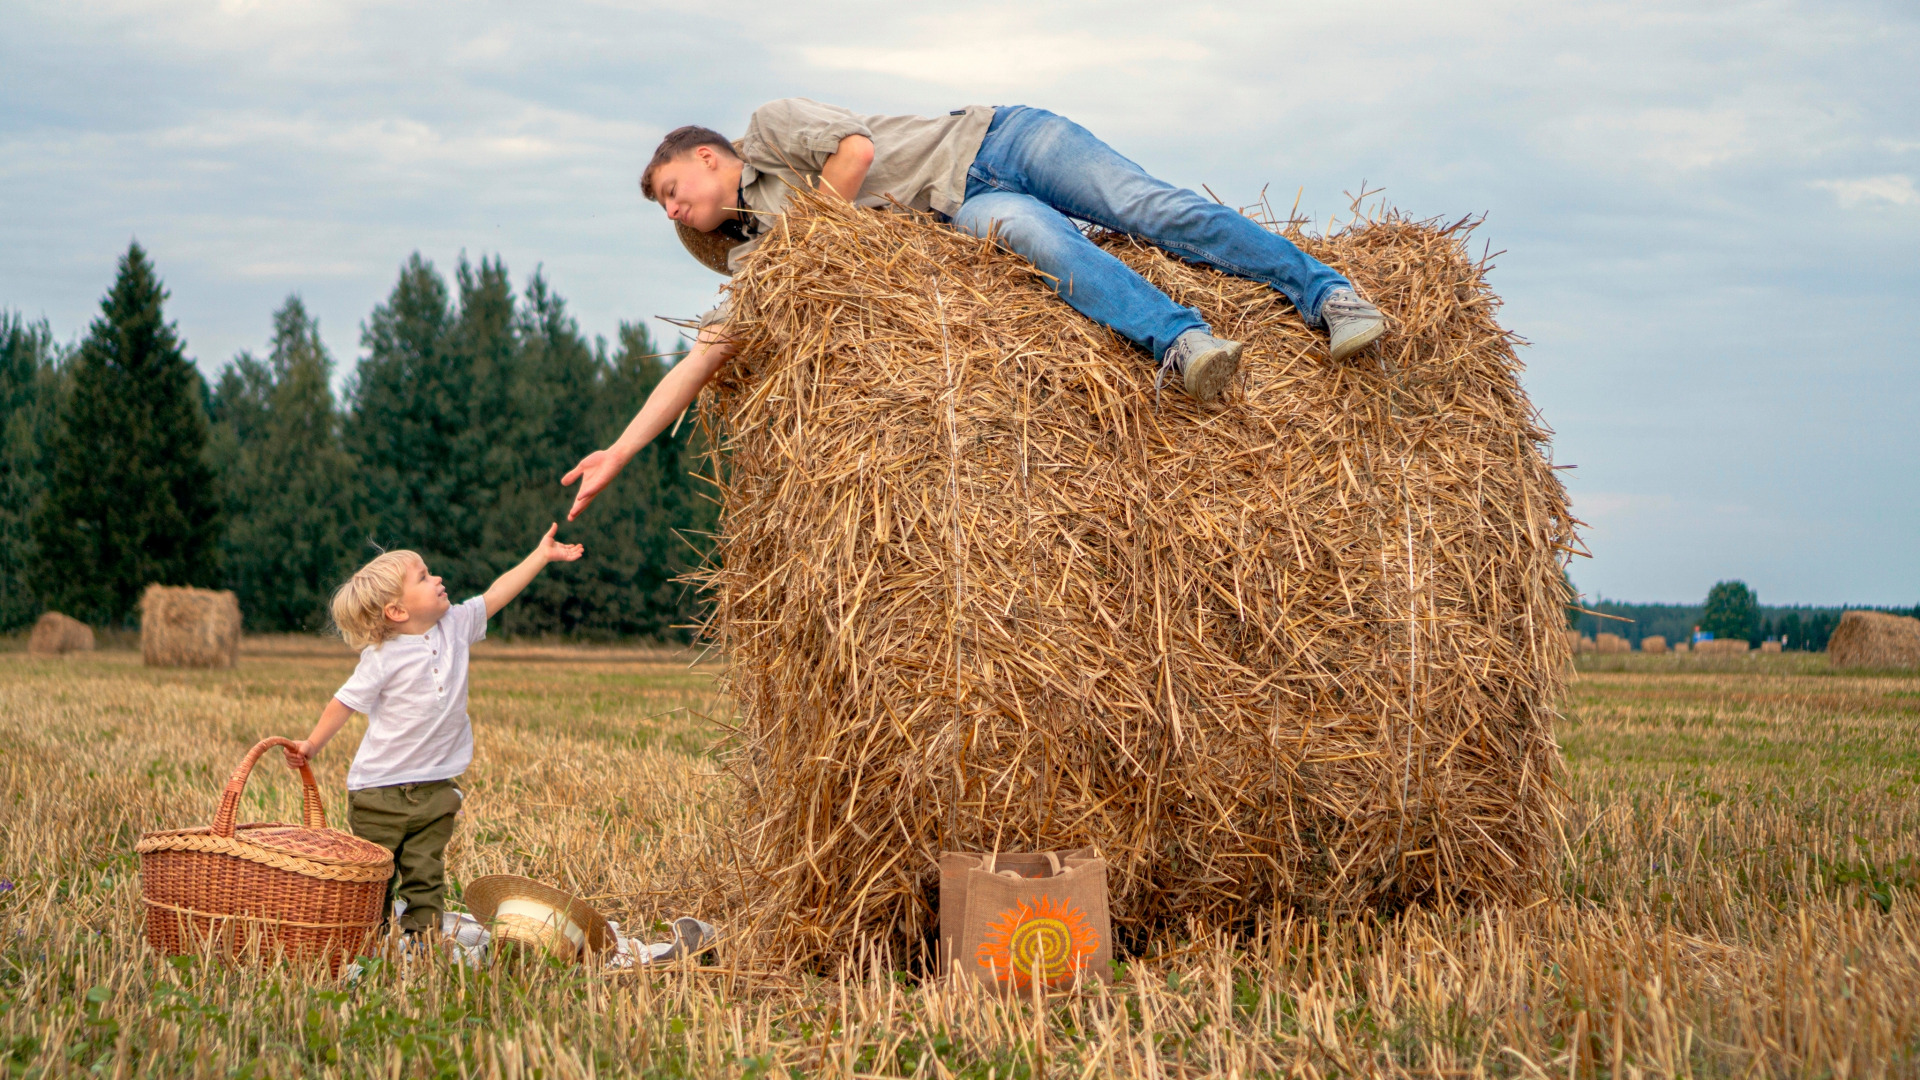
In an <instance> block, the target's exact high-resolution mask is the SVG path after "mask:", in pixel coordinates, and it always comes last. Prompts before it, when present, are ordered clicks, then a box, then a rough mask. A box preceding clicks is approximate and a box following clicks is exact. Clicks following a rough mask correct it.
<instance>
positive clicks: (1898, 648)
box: [1827, 611, 1920, 668]
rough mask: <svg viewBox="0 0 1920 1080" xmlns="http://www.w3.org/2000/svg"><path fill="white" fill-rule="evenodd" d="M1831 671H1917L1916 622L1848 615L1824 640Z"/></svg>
mask: <svg viewBox="0 0 1920 1080" xmlns="http://www.w3.org/2000/svg"><path fill="white" fill-rule="evenodd" d="M1827 662H1828V663H1830V664H1832V665H1833V666H1834V667H1869V668H1906V667H1920V619H1910V618H1907V617H1906V616H1904V615H1889V614H1887V613H1886V612H1884V611H1849V612H1846V613H1845V614H1843V615H1841V616H1840V625H1839V626H1836V627H1834V628H1833V636H1832V637H1830V638H1828V639H1827Z"/></svg>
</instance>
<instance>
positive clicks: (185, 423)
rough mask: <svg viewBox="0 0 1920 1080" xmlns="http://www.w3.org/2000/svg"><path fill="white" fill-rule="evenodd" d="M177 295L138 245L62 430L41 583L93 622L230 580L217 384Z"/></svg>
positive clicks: (45, 595)
mask: <svg viewBox="0 0 1920 1080" xmlns="http://www.w3.org/2000/svg"><path fill="white" fill-rule="evenodd" d="M166 299H167V291H166V289H165V287H164V286H163V285H162V284H161V282H160V279H159V277H158V276H157V275H156V274H155V273H154V268H153V264H152V263H150V262H148V260H147V254H146V252H145V251H143V250H141V247H140V245H139V244H138V243H134V244H132V245H130V246H129V247H128V248H127V253H126V255H125V256H124V257H122V258H121V260H120V267H119V274H118V276H117V277H116V279H115V280H114V283H113V288H112V290H111V291H109V292H108V293H107V295H106V297H105V298H103V299H102V300H101V302H100V317H99V318H98V319H95V320H94V322H93V325H92V326H91V327H89V329H88V332H87V337H86V339H85V340H84V341H82V342H81V344H80V348H79V350H78V351H77V352H76V353H75V355H74V357H73V360H72V364H71V385H70V388H69V390H68V392H67V393H66V395H65V399H64V401H63V402H62V405H61V407H60V410H59V414H58V420H57V422H56V424H55V426H54V431H53V435H52V440H51V451H52V453H51V457H50V465H49V470H48V486H47V494H46V497H45V498H44V499H43V500H41V504H40V509H39V511H38V513H37V514H36V527H35V530H34V531H35V536H36V539H37V540H38V542H39V547H40V551H39V566H40V569H39V579H38V580H39V581H40V584H41V590H42V591H41V595H42V599H43V600H45V601H47V602H48V604H49V606H51V607H55V608H58V609H60V610H62V611H65V612H67V613H68V614H70V615H73V616H74V617H76V618H80V619H85V620H87V621H89V622H95V623H105V624H117V623H124V622H126V621H127V620H128V619H129V618H130V617H131V616H132V614H133V612H134V609H135V606H136V604H137V602H138V600H139V598H140V593H141V592H142V591H143V590H144V589H145V588H146V587H147V585H148V584H150V583H154V582H158V583H161V584H165V585H213V584H217V583H218V582H219V580H220V565H219V559H220V527H221V516H220V512H219V507H218V503H217V494H216V492H215V490H214V485H213V473H212V470H211V468H210V467H209V465H208V463H207V461H206V456H205V455H206V448H207V434H208V430H207V416H206V410H205V402H206V396H207V391H206V382H205V380H203V379H202V378H201V377H200V373H199V371H197V370H196V369H195V368H194V366H193V363H192V362H191V361H189V360H188V359H187V358H186V355H185V353H184V352H183V349H182V344H181V342H180V339H179V335H178V333H177V332H176V331H175V329H174V327H173V326H172V325H171V324H169V323H168V322H167V321H166V318H165V313H164V311H163V305H164V304H165V302H166Z"/></svg>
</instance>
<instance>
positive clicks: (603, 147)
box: [0, 0, 1920, 604]
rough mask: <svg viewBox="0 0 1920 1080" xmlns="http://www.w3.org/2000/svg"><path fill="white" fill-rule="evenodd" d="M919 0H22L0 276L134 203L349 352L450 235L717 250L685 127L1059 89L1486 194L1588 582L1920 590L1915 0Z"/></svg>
mask: <svg viewBox="0 0 1920 1080" xmlns="http://www.w3.org/2000/svg"><path fill="white" fill-rule="evenodd" d="M921 10H924V8H923V7H922V6H921V5H915V4H901V3H898V2H897V0H896V2H888V3H865V2H854V3H834V4H808V3H797V2H791V0H786V2H778V3H761V2H755V0H746V2H734V3H727V4H713V3H692V2H687V3H575V2H570V0H547V2H545V3H542V4H526V3H519V4H487V3H474V4H460V5H454V4H410V3H396V2H391V0H386V2H380V3H302V2H298V0H272V2H259V3H256V2H251V0H229V2H224V3H199V2H175V3H145V4H129V3H114V2H51V0H9V2H8V4H7V6H6V14H5V16H4V20H3V25H4V32H0V308H10V309H13V310H16V311H19V312H21V313H23V314H25V315H27V316H28V317H29V318H34V319H38V318H42V317H44V318H46V319H47V320H49V321H50V322H51V324H52V326H53V330H54V333H55V335H56V336H57V337H59V338H61V339H62V340H71V339H74V338H77V337H78V336H79V335H81V334H82V333H84V332H85V329H86V325H87V322H88V321H89V320H90V319H91V318H92V317H93V316H94V314H95V312H96V311H97V304H98V301H99V298H100V296H101V294H102V293H103V292H104V291H105V289H106V287H107V286H108V284H110V282H111V280H112V276H113V270H114V260H115V259H116V257H117V256H119V255H120V254H121V253H122V252H123V251H124V250H125V249H126V246H127V242H128V241H129V240H130V239H132V238H135V237H137V238H138V239H139V240H140V242H141V243H142V244H144V245H146V247H147V248H148V250H149V252H150V253H151V254H152V257H153V258H154V260H155V262H156V263H157V264H158V266H159V269H160V272H161V274H162V275H163V277H164V279H165V280H166V283H167V285H168V287H169V288H170V289H171V290H172V301H171V305H170V314H171V315H172V317H173V318H174V319H176V320H177V321H178V323H179V326H180V330H181V332H182V334H183V335H184V336H185V338H186V340H187V343H188V348H189V351H190V353H191V354H192V355H193V356H195V357H196V358H197V360H198V362H199V364H200V366H201V369H202V370H203V371H205V372H206V373H207V374H208V375H209V376H210V377H212V376H214V375H216V374H217V373H218V371H219V369H220V368H221V367H223V366H224V365H225V364H226V363H227V362H228V361H229V360H230V359H231V358H232V356H233V354H234V353H235V352H236V351H238V350H240V349H246V348H251V349H255V350H259V349H261V348H262V347H263V345H264V342H265V340H266V338H267V336H268V332H269V315H270V313H271V312H272V310H273V309H274V308H275V307H276V306H278V305H279V303H280V302H281V301H282V300H283V299H284V298H285V297H286V296H287V294H289V293H293V292H297V293H299V294H300V295H301V296H302V297H304V298H305V300H306V301H307V304H308V306H309V307H310V308H311V309H312V310H313V311H314V312H315V313H316V314H317V315H318V316H319V318H320V322H321V330H322V333H323V334H324V336H325V339H326V341H327V343H328V345H329V346H330V348H331V349H332V350H333V352H334V355H335V356H336V357H337V358H338V359H339V360H340V362H341V366H342V369H343V374H345V372H346V371H347V370H348V369H350V368H351V366H352V364H353V362H354V360H355V358H356V357H358V356H359V355H360V351H361V350H360V344H359V342H360V325H361V323H362V321H363V320H365V318H366V317H367V314H368V313H369V312H370V311H371V310H372V308H373V307H374V305H375V304H377V303H379V302H380V301H381V300H382V299H383V298H384V296H385V295H386V293H387V292H388V291H389V290H390V289H391V288H392V286H393V282H394V279H395V277H396V274H397V271H398V268H399V266H400V263H401V261H402V260H403V259H405V258H406V256H407V255H408V253H410V252H412V251H416V250H418V251H419V252H421V253H422V254H423V255H425V256H426V257H427V258H428V259H430V260H432V261H433V262H434V263H435V265H437V266H438V267H439V268H440V269H441V270H442V271H443V272H446V273H449V274H450V273H451V271H452V269H453V267H454V265H455V264H456V262H457V260H458V258H459V256H460V253H461V252H463V251H464V252H466V253H467V254H468V256H469V257H472V258H478V257H479V256H481V255H491V254H499V255H502V256H504V257H505V259H506V262H507V265H508V267H509V269H510V270H511V271H512V272H513V275H514V280H515V282H516V285H518V284H523V283H524V281H525V278H526V276H527V275H528V274H529V273H530V272H532V271H533V270H534V268H535V267H543V268H544V270H545V273H546V275H547V277H548V279H549V280H550V281H551V283H552V284H553V286H554V287H555V288H556V289H557V290H558V291H559V293H560V294H561V295H562V296H564V297H565V298H566V299H567V301H568V302H569V304H570V306H571V309H572V311H573V312H574V314H575V315H576V316H577V317H578V319H579V321H580V324H581V327H582V329H583V330H585V331H586V332H587V333H588V334H589V335H593V334H601V335H607V336H609V337H611V336H612V335H613V333H614V331H615V328H616V327H617V326H618V324H619V322H620V321H621V320H622V319H640V318H650V317H655V316H663V315H664V316H682V317H684V316H687V315H690V314H692V313H694V312H696V311H698V310H700V309H701V308H703V307H705V306H706V305H707V304H708V303H709V302H710V300H711V299H712V296H713V293H714V290H715V289H716V288H717V287H718V285H719V284H720V278H719V277H718V276H717V275H713V274H711V273H709V272H708V271H706V270H704V269H702V268H700V267H699V266H698V265H697V264H695V263H693V262H692V260H691V259H690V258H689V257H688V256H687V255H685V254H684V253H683V252H681V250H680V249H679V247H678V245H677V244H676V243H675V241H674V240H673V234H672V231H671V228H670V226H669V225H668V223H667V222H666V220H665V218H664V217H663V216H662V215H661V214H660V212H659V210H658V208H657V207H655V206H653V205H652V204H650V203H647V202H645V201H643V200H642V199H641V198H640V196H639V194H638V191H637V188H636V184H635V180H636V177H637V174H638V172H639V169H640V167H641V166H642V165H643V164H644V163H645V161H646V158H647V156H648V154H649V153H650V152H651V150H652V148H653V146H654V144H655V142H656V141H657V140H658V139H659V137H660V135H661V134H663V133H664V132H665V131H666V130H668V129H669V128H672V127H674V126H677V125H679V124H682V123H702V124H706V125H709V126H712V127H716V128H719V129H720V130H722V131H727V132H730V133H737V132H739V131H740V130H741V129H742V127H743V126H744V123H745V120H746V117H747V115H748V114H749V113H750V112H751V111H752V109H753V107H754V106H755V105H757V104H759V103H760V102H762V101H766V100H769V99H772V98H776V97H786V96H795V95H798V96H806V97H813V98H817V99H821V100H827V101H833V102H837V103H840V104H845V105H847V106H850V107H852V108H855V109H856V110H860V111H870V112H913V113H934V112H937V111H942V110H946V109H950V108H954V107H958V106H960V105H966V104H972V103H980V104H1016V103H1018V104H1032V105H1042V106H1045V107H1048V108H1051V109H1053V110H1054V111H1056V112H1060V113H1064V114H1066V115H1068V116H1070V117H1072V118H1074V119H1076V120H1079V121H1080V122H1082V123H1083V124H1085V125H1087V126H1088V127H1089V128H1091V129H1092V130H1093V131H1094V132H1095V133H1096V134H1099V135H1101V136H1102V137H1104V138H1105V139H1106V140H1107V141H1108V142H1110V143H1112V144H1113V145H1114V146H1115V147H1116V148H1117V149H1119V150H1120V151H1121V152H1122V153H1124V154H1127V155H1129V156H1131V157H1133V158H1134V159H1135V160H1137V161H1139V162H1140V163H1141V164H1142V165H1144V166H1145V167H1146V168H1147V169H1148V170H1149V171H1150V172H1153V173H1154V174H1156V175H1159V176H1162V177H1164V178H1166V179H1168V180H1171V181H1173V182H1175V183H1179V184H1183V185H1188V186H1198V185H1200V184H1202V183H1205V184H1207V185H1209V186H1210V187H1211V188H1212V189H1213V190H1214V191H1215V192H1218V193H1219V194H1220V196H1221V197H1222V198H1224V199H1226V200H1227V201H1229V202H1250V201H1252V200H1253V199H1255V198H1256V197H1257V196H1258V195H1259V193H1260V191H1261V190H1262V188H1263V187H1267V186H1268V185H1271V192H1272V197H1273V201H1274V202H1276V203H1280V204H1282V205H1285V204H1290V203H1292V202H1293V200H1294V197H1295V194H1296V192H1297V193H1298V194H1299V198H1300V206H1301V208H1302V209H1303V210H1305V211H1308V212H1310V213H1312V214H1313V215H1315V216H1316V218H1317V219H1318V220H1321V221H1325V220H1326V219H1327V217H1328V216H1329V215H1331V214H1335V213H1344V212H1345V210H1346V206H1347V199H1346V197H1345V195H1343V192H1348V191H1355V190H1357V189H1358V185H1359V184H1360V182H1361V181H1362V180H1363V179H1364V180H1365V181H1366V182H1367V184H1368V186H1369V188H1372V187H1381V188H1384V189H1385V193H1384V194H1385V197H1386V198H1387V199H1389V200H1391V201H1392V202H1393V203H1394V204H1395V205H1397V206H1399V207H1400V208H1402V209H1404V210H1406V211H1409V212H1411V213H1414V214H1417V215H1421V216H1447V217H1457V216H1459V215H1461V214H1463V213H1485V214H1486V215H1487V221H1486V224H1485V225H1484V226H1483V227H1482V229H1481V232H1480V234H1479V237H1480V239H1481V240H1483V241H1485V242H1487V243H1490V244H1491V245H1492V247H1493V249H1494V250H1496V251H1497V250H1501V249H1505V252H1506V254H1504V255H1502V256H1500V258H1499V259H1498V260H1497V261H1498V269H1497V270H1496V271H1495V273H1494V277H1493V281H1494V285H1495V287H1496V288H1497V289H1498V290H1499V291H1500V292H1501V294H1502V295H1503V296H1504V297H1505V299H1506V301H1507V304H1506V308H1505V309H1504V313H1503V319H1504V321H1505V323H1506V325H1507V326H1509V327H1510V328H1512V329H1513V330H1515V331H1517V332H1518V333H1520V334H1521V335H1523V336H1525V337H1526V338H1528V339H1529V340H1530V341H1532V343H1533V345H1532V347H1531V348H1530V349H1528V350H1527V351H1526V354H1525V355H1526V360H1527V363H1528V365H1529V371H1528V374H1527V386H1528V389H1529V391H1530V393H1531V394H1532V396H1533V400H1534V403H1535V404H1536V405H1537V406H1538V407H1539V409H1540V411H1541V413H1542V414H1543V415H1544V417H1545V419H1546V421H1547V423H1548V424H1550V425H1551V426H1552V427H1553V428H1554V429H1555V430H1556V431H1557V432H1558V436H1557V438H1556V440H1555V448H1554V455H1555V459H1556V461H1558V462H1559V463H1561V464H1568V465H1575V466H1577V468H1576V469H1573V470H1570V471H1568V472H1566V473H1564V474H1563V475H1564V476H1566V478H1567V482H1568V485H1569V487H1570V488H1571V490H1572V492H1573V495H1574V500H1575V509H1576V512H1577V513H1578V514H1579V516H1580V517H1582V518H1583V519H1584V520H1585V521H1587V522H1588V523H1589V526H1588V530H1587V534H1586V536H1587V542H1588V544H1589V545H1590V546H1591V548H1592V550H1593V554H1594V557H1593V559H1592V560H1591V561H1587V560H1578V561H1576V563H1575V565H1574V568H1573V574H1574V578H1575V581H1576V582H1578V583H1579V585H1580V586H1581V588H1582V589H1583V590H1584V591H1585V592H1587V593H1588V594H1589V595H1590V596H1599V595H1604V596H1607V597H1612V598H1619V599H1635V600H1648V601H1652V600H1666V601H1697V600H1698V599H1699V598H1700V597H1702V596H1704V595H1705V593H1706V591H1707V589H1708V587H1709V586H1711V585H1712V584H1713V583H1714V582H1715V581H1717V580H1720V579H1723V578H1736V577H1737V578H1741V579H1744V580H1745V581H1747V582H1748V583H1749V584H1750V585H1752V586H1753V587H1754V588H1755V589H1756V590H1757V591H1758V592H1759V594H1760V598H1761V600H1762V602H1765V603H1793V602H1800V603H1839V602H1871V603H1889V604H1890V603H1900V604H1912V603H1914V602H1916V601H1920V559H1917V558H1916V556H1920V544H1916V542H1915V538H1916V535H1917V534H1920V482H1917V481H1916V480H1915V478H1914V476H1913V468H1912V463H1913V462H1914V460H1915V457H1916V454H1920V365H1917V364H1916V360H1917V359H1920V349H1917V348H1916V346H1915V344H1914V342H1915V336H1916V332H1917V331H1920V186H1917V185H1920V80H1917V79H1916V78H1915V76H1914V72H1915V71H1916V70H1920V14H1916V11H1917V9H1916V8H1915V6H1914V5H1913V4H1912V3H1910V2H1909V3H1904V4H1896V3H1887V4H1873V3H1837V2H1832V0H1827V2H1822V3H1818V4H1812V3H1809V4H1793V3H1748V4H1687V3H1647V4H1591V5H1578V6H1574V5H1555V4H1540V3H1538V2H1535V0H1529V2H1516V3H1477V4H1469V3H1459V2H1456V3H1449V4H1432V3H1380V2H1376V3H1368V4H1360V5H1344V4H1335V3H1329V2H1325V0H1314V2H1312V3H1288V4H1271V3H1270V4H1265V5H1257V4H1256V5H1249V4H1238V3H1236V4H1223V5H1209V4H1192V3H1188V4H1168V3H1165V2H1164V0H1154V2H1128V0H1123V2H1108V3H1100V4H1091V3H1088V4H1046V3H1033V2H1018V3H1005V4H973V5H962V6H954V7H945V8H942V9H940V10H939V11H938V13H935V14H918V13H916V12H918V11H921ZM655 329H656V330H668V331H669V332H670V328H667V327H665V326H663V325H662V324H655Z"/></svg>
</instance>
